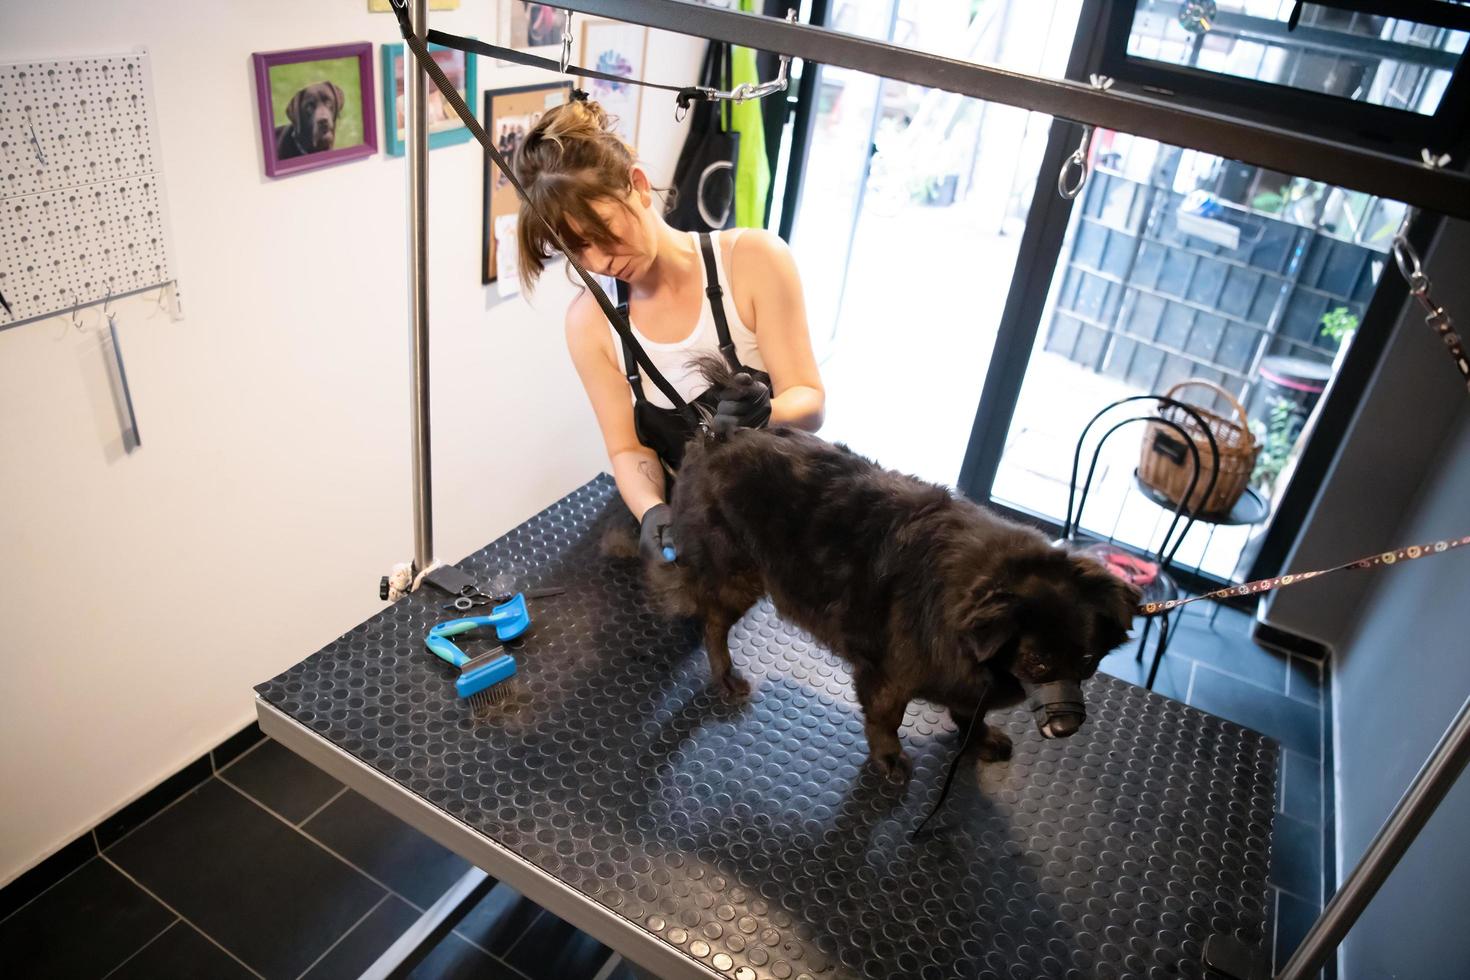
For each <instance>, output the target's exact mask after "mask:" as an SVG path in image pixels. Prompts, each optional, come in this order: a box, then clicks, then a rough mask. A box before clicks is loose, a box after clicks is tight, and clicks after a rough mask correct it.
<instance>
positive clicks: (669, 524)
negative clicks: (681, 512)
mask: <svg viewBox="0 0 1470 980" xmlns="http://www.w3.org/2000/svg"><path fill="white" fill-rule="evenodd" d="M673 523H674V511H673V510H672V509H671V508H670V507H669V505H668V504H654V505H653V506H652V507H650V508H648V510H646V511H644V512H643V525H642V527H640V528H639V531H638V553H639V554H640V555H642V556H643V559H644V560H645V561H654V562H671V561H673V560H674V558H675V557H676V556H677V555H678V550H677V549H676V548H675V546H674V528H673Z"/></svg>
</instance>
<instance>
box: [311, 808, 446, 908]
mask: <svg viewBox="0 0 1470 980" xmlns="http://www.w3.org/2000/svg"><path fill="white" fill-rule="evenodd" d="M302 829H303V830H305V831H306V832H307V833H308V834H310V835H311V836H313V837H315V838H316V839H317V840H319V841H321V842H322V843H323V844H325V845H326V846H327V847H330V848H331V849H332V850H334V851H336V852H337V853H338V854H340V855H342V856H343V857H344V858H346V859H347V860H348V861H351V862H352V863H353V864H355V865H357V866H358V867H359V868H361V869H362V870H364V871H366V872H367V873H368V874H370V875H372V876H373V877H374V878H377V879H378V880H379V881H381V882H384V883H385V884H387V886H388V887H389V888H391V889H393V890H394V891H396V892H398V894H400V895H402V896H403V897H404V898H406V899H408V900H409V901H410V902H412V903H414V904H415V905H417V906H419V907H420V908H428V907H429V906H430V905H433V904H434V903H435V902H437V901H438V900H439V898H440V896H442V895H443V894H444V893H445V892H447V891H448V890H449V889H450V888H451V887H452V886H453V885H454V883H455V882H456V881H458V880H459V879H460V878H462V877H463V876H464V873H465V872H466V871H468V870H469V869H470V865H469V862H468V861H466V860H465V859H464V858H462V857H460V856H459V855H457V854H455V853H454V852H453V851H450V850H448V849H446V848H444V847H440V846H439V845H438V844H436V843H434V842H433V841H432V840H430V839H429V838H427V837H425V836H424V835H423V834H421V833H419V832H418V831H417V830H414V829H413V828H412V827H410V826H409V825H408V824H406V823H404V822H403V821H402V820H399V819H398V818H397V817H395V816H393V815H392V814H391V813H389V812H388V811H387V810H384V809H383V808H382V807H380V806H378V805H377V804H376V803H372V802H370V801H369V800H367V799H366V798H365V797H362V796H360V795H358V794H357V793H355V792H353V791H352V790H348V791H347V792H345V793H343V794H342V795H341V796H339V797H337V798H336V799H335V800H333V801H332V803H331V805H330V806H328V807H327V808H326V809H325V810H323V811H322V812H321V813H318V814H317V815H316V816H314V817H312V818H311V819H310V820H309V821H307V823H306V825H305V826H304V827H303V828H302Z"/></svg>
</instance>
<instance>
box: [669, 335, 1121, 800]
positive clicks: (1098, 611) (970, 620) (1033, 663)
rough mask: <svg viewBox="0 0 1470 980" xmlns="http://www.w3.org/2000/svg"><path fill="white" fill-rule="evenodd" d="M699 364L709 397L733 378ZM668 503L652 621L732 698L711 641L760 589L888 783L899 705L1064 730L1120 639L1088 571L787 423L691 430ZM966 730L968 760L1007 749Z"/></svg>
mask: <svg viewBox="0 0 1470 980" xmlns="http://www.w3.org/2000/svg"><path fill="white" fill-rule="evenodd" d="M701 369H702V370H703V372H704V373H705V376H706V378H707V379H708V380H710V381H711V383H712V384H715V385H718V386H721V387H723V386H727V385H731V384H738V383H744V382H748V380H749V379H748V377H744V378H732V377H731V375H730V372H729V371H728V369H726V368H725V367H724V365H723V364H722V363H720V362H719V361H718V360H717V359H716V360H714V361H712V362H702V363H701ZM671 508H672V510H673V532H674V536H675V540H676V541H677V543H678V549H679V558H678V561H677V562H676V563H674V564H662V563H650V564H648V565H647V566H646V569H647V572H648V577H649V581H650V585H651V586H652V588H653V591H654V593H655V595H656V596H657V597H658V598H659V599H660V600H661V603H662V605H663V606H664V609H665V611H667V612H668V613H670V614H674V615H693V616H697V617H699V618H701V619H702V620H703V621H704V624H705V644H706V647H707V650H708V653H709V661H710V668H711V671H712V672H713V675H714V676H713V679H714V681H715V682H716V683H717V684H718V685H719V686H720V687H721V688H722V689H723V690H724V691H725V692H726V693H727V694H729V695H731V696H743V695H745V694H747V693H748V692H749V690H750V686H749V684H748V683H747V682H746V681H745V680H744V679H743V678H742V677H740V676H739V675H738V674H737V673H735V671H734V669H733V667H732V665H731V662H730V648H729V645H728V632H729V629H730V627H731V626H732V625H734V623H735V622H736V621H737V620H738V619H739V618H740V617H741V616H742V615H744V613H745V611H746V610H747V609H749V608H750V606H751V605H752V604H753V603H755V602H756V601H757V600H758V599H759V598H760V597H761V596H762V595H767V594H768V595H770V596H771V598H772V600H773V601H774V602H775V604H776V608H777V609H778V610H779V611H780V613H781V615H782V616H783V617H784V618H785V619H787V620H788V621H789V622H791V623H794V624H796V625H798V626H800V627H802V628H803V629H805V630H807V631H808V632H809V633H811V634H812V635H813V636H814V637H815V638H816V639H817V640H818V641H819V642H820V643H822V644H824V645H825V646H827V647H828V648H829V649H831V650H832V651H833V652H834V653H837V654H839V655H840V656H842V657H843V658H845V659H846V660H847V661H849V662H850V663H851V664H852V666H853V680H854V684H855V687H856V689H857V696H858V701H859V702H860V703H861V705H862V709H863V715H864V718H865V721H866V732H867V736H868V749H869V753H870V757H871V759H872V760H873V762H874V763H875V764H876V765H877V766H878V768H879V770H880V771H881V772H883V773H884V774H886V775H889V776H891V777H894V778H898V779H902V780H906V779H907V777H908V773H909V771H910V763H909V760H908V759H907V757H906V756H905V755H904V753H903V750H902V748H901V747H900V745H899V741H898V727H899V724H900V722H902V720H903V715H904V709H905V708H906V707H907V705H908V703H909V701H910V700H911V699H913V698H916V697H918V698H924V699H925V700H928V701H932V702H934V703H937V704H940V705H943V706H945V707H947V708H948V709H949V711H950V714H951V716H952V717H953V718H954V719H955V721H956V723H957V724H959V725H960V726H961V729H962V730H963V729H964V728H965V727H966V726H968V725H969V724H970V722H971V720H972V719H974V718H975V715H976V713H977V712H979V713H980V714H981V715H982V716H983V714H984V713H985V712H987V711H991V710H994V709H999V708H1007V707H1011V706H1013V705H1015V704H1017V703H1019V702H1020V701H1022V700H1023V699H1025V700H1027V701H1028V703H1029V704H1030V707H1031V709H1032V711H1033V713H1034V714H1035V718H1036V724H1037V727H1038V728H1039V729H1040V731H1041V733H1042V735H1044V736H1046V737H1047V738H1057V737H1061V736H1066V735H1071V734H1072V733H1074V732H1075V731H1076V730H1077V729H1078V727H1079V726H1080V725H1081V724H1082V721H1083V719H1084V717H1085V711H1086V709H1085V707H1084V704H1083V696H1082V690H1081V686H1080V682H1081V681H1083V680H1085V679H1086V678H1088V677H1091V676H1092V674H1093V673H1094V672H1095V671H1096V670H1097V664H1098V661H1099V660H1101V659H1102V657H1103V655H1104V654H1106V653H1107V652H1108V651H1110V650H1112V649H1113V648H1114V647H1116V646H1118V645H1119V644H1121V643H1122V642H1123V641H1124V640H1126V639H1127V637H1128V628H1129V626H1130V625H1131V624H1132V621H1133V612H1134V607H1135V606H1136V604H1137V602H1138V593H1137V592H1136V591H1135V590H1134V589H1133V588H1132V586H1129V585H1127V584H1126V583H1124V582H1122V581H1120V580H1119V579H1117V578H1115V577H1114V576H1113V575H1111V574H1110V573H1109V572H1108V571H1107V570H1106V569H1105V568H1103V566H1102V565H1101V564H1100V563H1098V562H1096V561H1094V560H1093V559H1091V558H1089V557H1086V556H1084V555H1076V554H1069V553H1068V552H1066V551H1064V550H1061V549H1058V548H1055V547H1053V546H1052V545H1051V544H1049V543H1048V542H1047V540H1046V539H1045V538H1044V537H1043V536H1042V535H1041V534H1040V533H1039V532H1037V531H1035V530H1032V529H1030V528H1027V527H1024V526H1022V525H1020V524H1016V523H1013V522H1011V521H1007V520H1004V519H1002V518H1000V517H998V516H996V515H995V514H993V513H991V512H989V511H987V510H985V509H983V508H981V507H979V506H977V505H975V504H974V503H972V502H970V501H968V500H965V499H962V498H959V497H956V496H954V495H953V494H951V493H950V492H949V491H948V490H946V489H945V488H943V487H940V486H936V485H934V484H931V483H925V482H924V481H922V480H919V479H917V478H915V477H911V476H905V475H903V474H900V473H895V472H893V471H891V470H885V469H883V468H882V467H880V466H878V465H877V464H876V463H873V462H872V461H870V460H868V459H865V458H863V457H862V456H859V455H857V454H856V453H854V452H852V451H851V450H849V449H847V448H846V447H845V446H841V445H833V444H831V443H828V442H825V441H823V440H821V439H818V438H817V437H816V436H813V435H809V434H807V433H805V432H802V431H800V430H796V429H791V428H785V427H780V426H777V427H773V428H770V429H764V430H757V429H736V430H735V431H733V432H727V433H723V434H721V433H716V434H714V435H707V436H697V437H696V438H695V439H693V440H692V441H691V442H690V444H689V446H688V449H687V450H686V454H685V457H684V462H683V465H682V466H681V468H680V470H679V479H678V484H677V486H676V488H675V490H674V494H673V500H672V502H671ZM980 726H981V727H980V729H979V730H978V732H977V734H978V735H979V736H980V737H979V740H978V744H979V746H980V758H981V759H983V760H995V759H1004V758H1007V757H1009V755H1010V748H1011V743H1010V739H1009V738H1008V737H1007V736H1006V735H1005V734H1004V733H1002V732H1000V731H998V730H997V729H994V728H990V727H988V726H985V725H984V723H983V720H982V721H981V722H980Z"/></svg>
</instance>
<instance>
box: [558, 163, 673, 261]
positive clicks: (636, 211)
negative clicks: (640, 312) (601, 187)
mask: <svg viewBox="0 0 1470 980" xmlns="http://www.w3.org/2000/svg"><path fill="white" fill-rule="evenodd" d="M652 203H653V195H652V193H651V192H650V188H649V184H648V175H647V174H645V173H644V172H643V170H642V168H639V167H635V168H633V188H632V190H630V191H629V192H628V196H627V197H626V198H623V199H622V200H610V199H603V200H598V201H593V202H592V204H591V208H592V210H593V211H595V212H596V213H597V215H598V216H599V217H600V218H602V220H603V222H604V223H605V224H606V225H607V228H608V230H609V231H610V232H612V234H613V237H614V238H615V239H616V241H614V242H612V243H610V244H608V245H607V247H606V248H603V247H601V246H598V245H596V244H594V243H592V242H588V243H587V245H586V247H584V248H583V249H582V250H581V251H579V252H578V253H577V260H578V261H579V262H581V263H582V264H583V265H585V266H586V267H587V268H588V269H589V270H591V271H592V272H595V273H598V274H599V275H604V276H612V277H613V278H614V279H622V280H623V281H625V282H629V281H632V280H635V279H638V278H639V277H640V276H642V275H643V273H645V272H647V271H648V269H649V267H650V266H652V265H653V260H654V259H655V258H657V257H658V218H657V216H655V215H654V213H653V209H652Z"/></svg>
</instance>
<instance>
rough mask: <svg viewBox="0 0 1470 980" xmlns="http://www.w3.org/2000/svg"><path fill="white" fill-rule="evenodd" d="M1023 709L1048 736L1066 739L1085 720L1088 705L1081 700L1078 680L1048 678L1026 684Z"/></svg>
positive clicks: (1023, 682) (1023, 687)
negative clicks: (1040, 682) (1050, 679)
mask: <svg viewBox="0 0 1470 980" xmlns="http://www.w3.org/2000/svg"><path fill="white" fill-rule="evenodd" d="M1021 687H1022V689H1024V690H1025V692H1026V708H1027V710H1029V711H1030V712H1031V716H1032V717H1033V718H1035V719H1036V727H1037V729H1038V730H1039V731H1040V732H1041V734H1042V735H1044V736H1045V737H1047V738H1066V737H1067V736H1068V735H1071V734H1073V733H1075V732H1076V731H1077V729H1079V728H1081V727H1082V722H1084V721H1085V720H1086V719H1087V705H1086V704H1085V703H1084V702H1083V700H1082V685H1081V684H1080V683H1078V682H1077V681H1047V682H1046V683H1045V684H1028V683H1027V682H1026V681H1021Z"/></svg>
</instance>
